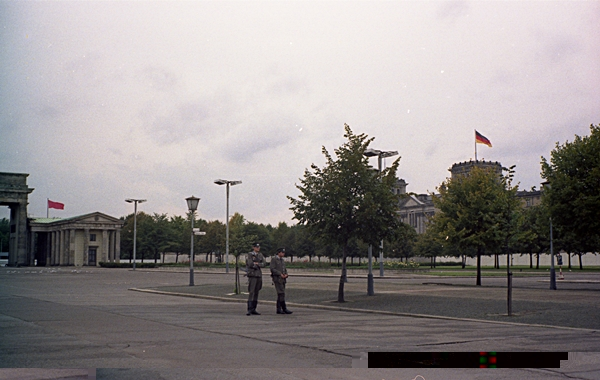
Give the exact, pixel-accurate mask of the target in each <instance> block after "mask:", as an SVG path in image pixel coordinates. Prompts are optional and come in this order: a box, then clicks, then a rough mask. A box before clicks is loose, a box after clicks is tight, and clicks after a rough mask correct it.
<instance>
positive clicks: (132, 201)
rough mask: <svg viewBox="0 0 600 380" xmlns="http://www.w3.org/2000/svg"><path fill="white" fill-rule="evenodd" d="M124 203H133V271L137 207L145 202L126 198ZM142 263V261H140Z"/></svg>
mask: <svg viewBox="0 0 600 380" xmlns="http://www.w3.org/2000/svg"><path fill="white" fill-rule="evenodd" d="M125 202H127V203H133V270H135V251H136V248H137V246H136V244H137V205H138V203H144V202H146V200H145V199H132V198H127V199H125ZM142 261H144V260H142Z"/></svg>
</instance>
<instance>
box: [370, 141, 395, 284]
mask: <svg viewBox="0 0 600 380" xmlns="http://www.w3.org/2000/svg"><path fill="white" fill-rule="evenodd" d="M364 154H365V156H367V157H374V156H377V164H378V169H379V173H380V174H381V159H382V158H387V157H392V156H397V155H398V152H397V151H395V150H388V151H383V150H378V149H367V150H365V153H364ZM369 262H370V260H369ZM369 272H370V268H369ZM379 277H383V240H381V245H380V246H379Z"/></svg>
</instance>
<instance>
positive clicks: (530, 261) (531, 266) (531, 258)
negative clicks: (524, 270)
mask: <svg viewBox="0 0 600 380" xmlns="http://www.w3.org/2000/svg"><path fill="white" fill-rule="evenodd" d="M529 269H533V253H529Z"/></svg>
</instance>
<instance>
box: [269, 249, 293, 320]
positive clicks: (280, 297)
mask: <svg viewBox="0 0 600 380" xmlns="http://www.w3.org/2000/svg"><path fill="white" fill-rule="evenodd" d="M283 256H285V248H279V249H278V250H277V256H276V257H273V258H272V259H271V264H270V265H269V268H270V269H271V277H272V278H273V285H275V290H276V291H277V314H292V312H291V311H289V310H288V308H287V307H286V306H285V283H286V282H287V278H288V273H287V269H285V261H284V260H283Z"/></svg>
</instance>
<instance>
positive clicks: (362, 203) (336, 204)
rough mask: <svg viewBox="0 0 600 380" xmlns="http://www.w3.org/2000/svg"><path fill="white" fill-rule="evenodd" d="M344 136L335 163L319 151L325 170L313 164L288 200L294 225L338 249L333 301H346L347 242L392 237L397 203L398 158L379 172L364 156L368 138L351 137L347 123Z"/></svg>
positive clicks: (370, 240)
mask: <svg viewBox="0 0 600 380" xmlns="http://www.w3.org/2000/svg"><path fill="white" fill-rule="evenodd" d="M345 132H346V133H345V134H344V137H345V138H346V139H347V142H346V143H344V144H343V145H342V146H341V147H339V148H338V149H336V150H335V155H336V158H337V159H334V158H333V157H332V156H331V155H330V154H329V152H328V151H327V150H326V149H325V147H323V148H322V152H323V155H324V156H325V159H326V164H325V166H324V167H323V168H322V169H321V168H319V167H318V166H316V165H315V164H312V165H311V170H308V169H307V170H306V171H305V172H304V178H303V179H301V180H300V185H296V187H297V188H298V189H299V190H300V192H301V194H300V195H299V196H298V198H293V197H289V196H288V199H289V200H290V202H291V205H292V206H291V210H292V211H293V213H294V219H296V220H298V222H299V224H302V225H306V226H308V228H309V229H310V230H311V231H312V232H314V233H315V234H316V235H319V236H321V237H322V238H323V239H326V240H328V241H330V242H332V243H335V244H337V246H339V247H340V248H341V249H342V274H341V276H340V282H339V288H338V302H345V300H344V283H345V282H346V257H347V254H348V247H349V242H350V240H351V239H352V238H357V239H360V240H362V241H363V242H366V243H370V244H373V245H378V242H379V241H381V240H382V239H385V238H387V237H388V236H390V235H391V234H393V232H394V230H395V229H396V225H397V223H398V220H397V214H396V211H397V203H398V199H397V196H396V195H394V194H393V193H392V191H390V189H391V188H392V186H393V185H394V183H395V181H396V170H397V168H398V163H399V159H397V160H396V161H395V162H394V163H393V164H392V166H390V167H389V168H387V169H385V170H384V171H382V173H379V172H378V171H376V170H373V168H372V167H370V166H369V162H368V159H367V157H365V156H364V153H365V150H366V149H367V148H368V147H369V144H370V143H371V142H372V141H373V138H369V137H368V136H367V135H366V134H359V135H356V134H354V133H353V132H352V130H351V129H350V127H349V126H348V125H347V124H346V125H345Z"/></svg>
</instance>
